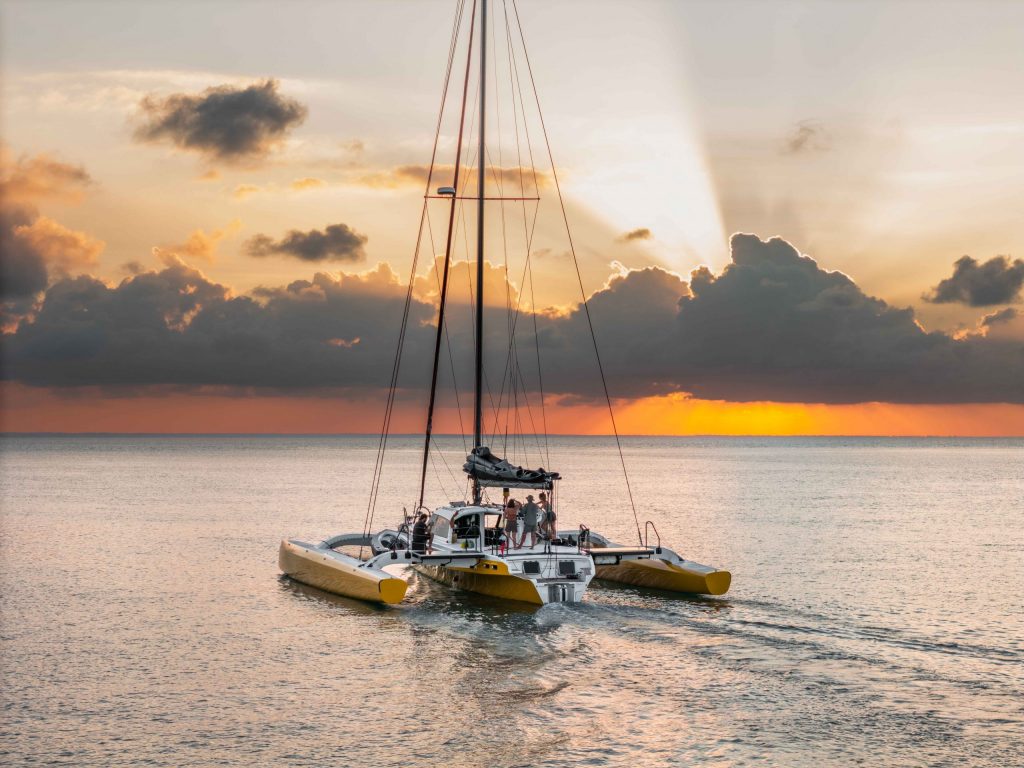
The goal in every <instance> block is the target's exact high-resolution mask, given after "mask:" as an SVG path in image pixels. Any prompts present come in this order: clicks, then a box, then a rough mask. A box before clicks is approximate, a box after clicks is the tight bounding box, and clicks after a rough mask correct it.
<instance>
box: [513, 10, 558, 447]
mask: <svg viewBox="0 0 1024 768" xmlns="http://www.w3.org/2000/svg"><path fill="white" fill-rule="evenodd" d="M501 5H502V10H503V11H504V15H505V40H506V50H507V53H508V79H509V92H510V93H511V94H512V122H513V125H514V128H515V137H516V168H517V170H518V175H519V196H520V197H522V198H525V197H526V178H525V175H524V173H523V155H522V147H521V143H520V138H519V112H518V111H517V110H516V83H517V78H518V72H515V73H513V67H514V66H515V46H514V44H513V42H512V28H511V25H510V24H509V19H508V3H507V2H506V0H502V3H501ZM519 108H520V110H522V114H523V126H524V130H526V129H527V126H526V105H525V103H524V102H523V99H522V91H521V90H520V92H519ZM527 142H529V133H527ZM530 161H531V166H532V163H533V153H532V148H531V153H530ZM533 174H534V185H535V187H536V179H537V170H536V167H534V168H533ZM538 194H539V191H538ZM537 207H539V203H538V206H537ZM535 209H536V207H535ZM522 211H523V236H524V239H525V240H528V239H529V236H528V232H529V224H528V219H527V214H526V200H525V199H524V200H523V201H522ZM527 251H529V245H527ZM528 276H529V280H530V313H531V315H532V317H533V339H534V349H535V350H536V353H537V382H538V387H539V390H540V413H541V428H542V429H543V432H544V449H543V451H542V452H541V455H542V456H543V457H544V460H545V461H546V463H547V465H548V466H549V467H550V466H551V450H550V446H549V442H548V420H547V411H546V406H545V402H544V373H543V371H544V369H543V367H542V366H541V361H540V334H539V333H538V332H537V300H536V296H535V294H534V286H533V267H532V265H531V266H530V267H529V269H528ZM525 288H526V286H525V284H524V285H523V286H522V289H525ZM522 289H521V290H522ZM523 386H524V387H525V386H526V382H525V381H524V382H523ZM527 409H528V410H529V401H527ZM529 414H530V422H531V425H532V426H533V429H534V434H536V429H537V426H536V424H535V423H534V421H533V411H532V410H529ZM538 443H539V441H538ZM537 449H538V451H539V450H540V445H539V444H538V446H537Z"/></svg>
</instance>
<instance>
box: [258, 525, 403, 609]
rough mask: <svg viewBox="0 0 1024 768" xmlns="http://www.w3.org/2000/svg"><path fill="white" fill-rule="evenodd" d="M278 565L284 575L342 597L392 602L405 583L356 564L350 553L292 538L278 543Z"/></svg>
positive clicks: (400, 592) (396, 600) (399, 597)
mask: <svg viewBox="0 0 1024 768" xmlns="http://www.w3.org/2000/svg"><path fill="white" fill-rule="evenodd" d="M277 562H278V566H279V567H280V568H281V571H282V572H284V573H285V574H286V575H287V576H289V577H291V578H293V579H295V580H296V581H299V582H302V583H303V584H308V585H309V586H311V587H316V588H317V589H322V590H324V591H325V592H331V593H333V594H335V595H342V596H343V597H352V598H355V599H356V600H366V601H369V602H372V603H384V604H387V605H394V604H396V603H400V602H402V599H403V598H404V597H405V590H406V589H407V588H408V583H407V582H406V581H405V579H400V578H397V577H395V576H392V575H391V574H389V573H385V572H384V571H381V570H377V569H366V568H361V567H360V561H359V560H358V559H356V558H354V557H351V556H350V555H345V554H343V553H341V552H336V551H334V550H333V549H328V548H326V547H323V546H316V545H313V544H306V543H305V542H301V541H296V540H295V539H285V540H284V541H282V542H281V547H280V549H279V550H278V556H277Z"/></svg>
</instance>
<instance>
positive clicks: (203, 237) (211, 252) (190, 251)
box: [153, 219, 242, 263]
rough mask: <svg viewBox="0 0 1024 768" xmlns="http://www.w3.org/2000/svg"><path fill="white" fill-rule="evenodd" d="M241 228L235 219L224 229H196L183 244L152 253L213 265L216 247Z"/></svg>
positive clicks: (167, 246) (163, 247) (155, 249)
mask: <svg viewBox="0 0 1024 768" xmlns="http://www.w3.org/2000/svg"><path fill="white" fill-rule="evenodd" d="M241 228H242V222H241V221H240V220H239V219H235V220H234V221H232V222H231V223H230V224H228V225H227V226H226V227H224V229H214V230H211V231H210V232H206V231H204V230H202V229H197V230H195V231H194V232H192V234H190V235H189V236H188V238H187V239H186V240H185V242H183V243H178V244H176V245H165V246H161V247H158V248H154V249H153V251H154V253H155V254H156V255H157V256H158V257H161V258H162V257H164V256H165V255H168V254H174V255H176V256H181V257H182V258H184V259H186V260H187V259H199V260H201V261H205V262H207V263H213V260H214V259H215V258H216V256H217V246H218V245H219V244H220V242H221V240H224V239H225V238H227V237H231V236H232V235H234V234H236V233H237V232H238V230H240V229H241Z"/></svg>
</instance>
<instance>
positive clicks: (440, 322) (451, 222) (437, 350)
mask: <svg viewBox="0 0 1024 768" xmlns="http://www.w3.org/2000/svg"><path fill="white" fill-rule="evenodd" d="M475 28H476V0H473V11H472V15H471V16H470V21H469V38H468V41H467V46H466V77H465V80H464V81H463V85H462V114H461V115H460V117H459V136H458V140H457V144H456V155H455V174H454V179H453V182H452V186H453V187H454V188H455V189H456V190H458V189H459V171H460V169H461V161H462V130H463V128H464V127H465V125H466V95H467V93H468V92H469V71H470V64H471V63H472V61H473V59H472V56H473V30H474V29H475ZM432 170H433V160H432V161H431V171H432ZM427 189H428V190H429V189H430V188H429V187H427ZM455 204H456V200H455V198H454V196H453V197H452V204H451V210H450V212H449V214H448V238H447V243H446V245H445V250H444V276H443V277H442V279H441V304H440V307H439V308H438V318H437V334H436V337H435V340H434V366H433V372H432V375H431V379H430V402H429V404H428V406H427V428H426V434H425V437H424V441H423V469H422V471H421V472H420V499H419V504H417V508H419V507H422V506H423V494H424V491H425V489H426V485H427V458H428V457H429V456H430V433H431V431H432V430H433V426H434V423H433V422H434V401H435V398H436V397H437V368H438V358H439V357H440V354H441V336H442V327H443V326H444V310H445V304H446V303H447V301H448V270H449V267H450V266H451V260H452V231H453V229H454V226H455Z"/></svg>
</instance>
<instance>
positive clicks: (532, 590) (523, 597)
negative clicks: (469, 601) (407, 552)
mask: <svg viewBox="0 0 1024 768" xmlns="http://www.w3.org/2000/svg"><path fill="white" fill-rule="evenodd" d="M482 565H483V564H482V563H481V564H480V565H477V566H475V567H473V568H448V567H445V566H436V565H415V566H413V567H414V568H415V569H416V570H418V571H420V572H421V573H424V574H426V575H427V576H429V577H430V578H432V579H435V580H437V581H440V582H441V583H442V584H447V585H448V586H454V587H458V588H459V589H464V590H466V591H467V592H476V593H477V594H481V595H490V596H491V597H500V598H502V599H505V600H516V601H519V602H522V603H532V604H533V605H544V601H543V600H541V597H540V594H538V592H537V587H536V586H534V583H533V582H532V581H530V580H529V579H523V578H520V577H519V576H512V575H510V574H509V573H508V568H507V567H505V566H504V564H503V563H490V564H489V565H490V566H491V568H488V569H484V568H482V567H481V566H482ZM501 571H504V573H502V572H501Z"/></svg>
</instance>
